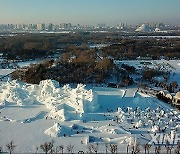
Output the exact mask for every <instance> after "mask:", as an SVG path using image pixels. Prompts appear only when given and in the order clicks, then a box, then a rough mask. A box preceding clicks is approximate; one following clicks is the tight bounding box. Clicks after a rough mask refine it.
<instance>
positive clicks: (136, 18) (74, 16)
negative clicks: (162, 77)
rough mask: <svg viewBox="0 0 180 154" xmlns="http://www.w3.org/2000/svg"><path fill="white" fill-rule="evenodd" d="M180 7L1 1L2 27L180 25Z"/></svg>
mask: <svg viewBox="0 0 180 154" xmlns="http://www.w3.org/2000/svg"><path fill="white" fill-rule="evenodd" d="M179 6H180V1H179V0H171V1H169V0H151V1H149V0H133V1H131V0H113V1H112V0H91V1H89V0H53V1H52V0H38V1H35V0H28V1H25V0H0V24H3V23H4V24H7V23H14V24H15V23H55V24H59V23H74V24H83V25H85V24H87V25H88V24H92V25H95V24H98V23H106V24H109V25H114V24H118V23H121V22H123V23H128V24H137V23H144V22H157V21H158V22H165V23H169V24H179V23H180V18H179V16H178V15H179V14H180V10H179ZM169 10H171V11H169Z"/></svg>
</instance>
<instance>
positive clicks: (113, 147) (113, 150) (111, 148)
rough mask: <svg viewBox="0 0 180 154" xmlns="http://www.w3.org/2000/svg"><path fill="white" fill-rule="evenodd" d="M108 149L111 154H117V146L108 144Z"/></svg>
mask: <svg viewBox="0 0 180 154" xmlns="http://www.w3.org/2000/svg"><path fill="white" fill-rule="evenodd" d="M109 148H110V149H109V150H110V152H111V153H117V148H118V146H117V144H110V145H109Z"/></svg>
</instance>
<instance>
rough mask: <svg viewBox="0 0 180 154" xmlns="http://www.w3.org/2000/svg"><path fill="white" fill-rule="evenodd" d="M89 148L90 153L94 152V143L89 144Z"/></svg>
mask: <svg viewBox="0 0 180 154" xmlns="http://www.w3.org/2000/svg"><path fill="white" fill-rule="evenodd" d="M87 148H88V152H89V153H93V145H92V144H89V145H88V146H87Z"/></svg>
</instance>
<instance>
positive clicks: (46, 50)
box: [0, 32, 180, 60]
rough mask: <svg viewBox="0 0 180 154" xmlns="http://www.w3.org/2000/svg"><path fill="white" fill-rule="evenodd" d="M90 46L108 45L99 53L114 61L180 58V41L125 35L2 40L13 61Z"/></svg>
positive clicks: (79, 34) (2, 50)
mask: <svg viewBox="0 0 180 154" xmlns="http://www.w3.org/2000/svg"><path fill="white" fill-rule="evenodd" d="M90 44H108V46H106V47H104V48H101V49H98V48H96V52H98V53H99V54H101V55H102V56H103V57H111V58H113V59H120V60H122V59H136V58H137V57H139V56H141V57H152V58H153V59H160V58H161V57H162V56H163V57H164V58H165V59H177V58H180V39H178V38H174V39H172V38H171V39H163V38H158V39H156V38H138V37H135V36H134V37H129V36H122V34H121V33H117V32H116V33H113V32H112V33H110V32H109V33H90V32H77V33H73V32H72V33H69V34H18V35H15V36H6V37H0V53H3V54H4V57H7V59H9V60H28V59H36V58H44V57H48V56H51V55H53V54H55V53H56V52H57V50H58V51H59V52H60V54H61V53H68V52H69V53H70V52H71V51H72V49H73V50H74V49H76V48H77V47H86V48H87V50H89V45H90Z"/></svg>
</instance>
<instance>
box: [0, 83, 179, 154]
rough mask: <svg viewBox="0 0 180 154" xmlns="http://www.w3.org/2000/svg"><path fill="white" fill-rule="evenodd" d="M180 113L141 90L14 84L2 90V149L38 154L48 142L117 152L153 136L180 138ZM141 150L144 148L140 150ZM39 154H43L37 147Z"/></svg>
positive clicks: (0, 143)
mask: <svg viewBox="0 0 180 154" xmlns="http://www.w3.org/2000/svg"><path fill="white" fill-rule="evenodd" d="M179 119H180V114H179V112H177V111H175V109H173V108H172V107H171V106H169V105H167V104H164V103H163V102H161V101H159V100H157V99H156V98H153V97H150V96H148V95H144V94H142V93H140V92H138V89H137V88H128V89H114V88H104V87H101V88H100V87H93V88H92V89H90V90H87V89H86V87H85V86H84V85H82V84H79V85H77V87H76V88H71V87H70V86H69V85H65V86H64V87H59V84H58V82H56V81H51V80H45V81H42V82H41V83H40V84H39V85H31V84H25V83H20V82H17V81H11V82H7V83H3V84H2V85H1V86H0V146H1V147H3V149H4V151H5V150H6V144H7V143H9V142H10V141H11V140H13V141H14V143H15V145H16V148H15V152H24V153H26V152H35V151H36V147H39V146H40V145H41V144H43V143H45V142H50V141H51V140H52V139H53V140H54V141H55V146H59V145H64V152H67V150H66V147H67V146H68V145H73V146H74V152H78V151H84V152H87V151H88V148H87V147H88V145H90V144H93V145H95V144H96V143H99V148H98V151H99V152H105V145H106V143H108V144H109V143H116V144H117V145H118V152H126V148H127V145H128V144H129V145H130V146H131V145H133V144H134V143H135V142H140V143H141V144H145V143H146V142H147V141H149V140H150V135H149V134H151V133H154V132H157V133H158V132H161V131H163V130H164V132H165V133H171V134H172V133H180V121H179ZM141 150H142V149H141ZM38 152H42V150H41V149H40V148H39V149H38Z"/></svg>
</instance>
